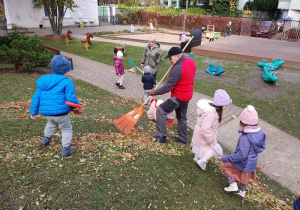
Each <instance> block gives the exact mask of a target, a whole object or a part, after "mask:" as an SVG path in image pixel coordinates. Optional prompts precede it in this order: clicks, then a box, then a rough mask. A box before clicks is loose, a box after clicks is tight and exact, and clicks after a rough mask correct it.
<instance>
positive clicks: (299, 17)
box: [287, 9, 300, 21]
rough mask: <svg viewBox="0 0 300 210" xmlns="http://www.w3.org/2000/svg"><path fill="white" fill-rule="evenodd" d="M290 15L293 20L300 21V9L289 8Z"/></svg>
mask: <svg viewBox="0 0 300 210" xmlns="http://www.w3.org/2000/svg"><path fill="white" fill-rule="evenodd" d="M287 16H288V17H290V18H291V19H292V20H295V21H300V10H291V9H290V10H289V12H288V15H287Z"/></svg>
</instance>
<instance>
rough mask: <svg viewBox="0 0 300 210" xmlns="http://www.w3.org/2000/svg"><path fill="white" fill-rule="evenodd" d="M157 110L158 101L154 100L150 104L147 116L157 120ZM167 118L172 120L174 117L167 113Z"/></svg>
mask: <svg viewBox="0 0 300 210" xmlns="http://www.w3.org/2000/svg"><path fill="white" fill-rule="evenodd" d="M156 110H157V106H156V101H153V102H152V103H151V105H150V108H149V110H148V111H147V117H148V119H149V120H155V121H156ZM167 119H168V120H172V119H173V117H171V116H170V115H167Z"/></svg>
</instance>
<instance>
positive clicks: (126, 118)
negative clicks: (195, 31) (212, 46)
mask: <svg viewBox="0 0 300 210" xmlns="http://www.w3.org/2000/svg"><path fill="white" fill-rule="evenodd" d="M193 38H194V37H193V36H192V37H191V39H190V40H189V41H188V43H187V44H186V45H185V47H184V48H183V50H182V52H184V50H185V48H186V47H187V46H188V45H189V44H190V42H191V41H192V39H193ZM172 67H173V65H171V67H170V68H169V69H168V71H167V72H166V73H165V75H164V76H163V78H162V79H161V80H160V82H159V83H158V85H156V87H155V90H156V89H157V88H158V87H159V85H160V84H161V83H162V81H163V80H164V79H165V77H166V76H167V75H168V74H169V72H170V71H171V69H172ZM150 98H151V96H149V97H148V98H147V100H146V101H145V102H144V103H143V105H142V106H140V107H138V108H135V109H133V110H131V111H130V112H128V113H126V114H125V115H123V116H122V117H120V118H119V119H116V120H115V122H114V125H115V127H116V129H117V130H118V131H119V132H121V133H123V134H129V133H130V132H131V130H132V128H133V127H134V126H135V125H136V124H137V122H138V121H139V119H140V118H141V116H142V114H143V108H144V106H145V104H147V102H148V100H149V99H150Z"/></svg>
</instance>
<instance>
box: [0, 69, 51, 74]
mask: <svg viewBox="0 0 300 210" xmlns="http://www.w3.org/2000/svg"><path fill="white" fill-rule="evenodd" d="M7 73H10V74H41V75H43V74H52V71H51V69H49V68H34V69H31V70H23V69H19V70H15V69H10V68H0V74H7Z"/></svg>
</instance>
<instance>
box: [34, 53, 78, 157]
mask: <svg viewBox="0 0 300 210" xmlns="http://www.w3.org/2000/svg"><path fill="white" fill-rule="evenodd" d="M50 66H51V70H52V72H53V74H48V75H44V76H42V77H40V78H39V79H38V80H37V81H36V85H37V90H36V92H35V93H34V95H33V97H32V101H31V105H30V115H31V118H32V119H33V120H36V118H37V115H38V111H39V112H40V114H41V115H44V116H46V118H47V121H48V122H47V124H46V127H45V130H44V137H43V138H42V140H41V143H42V144H43V145H45V146H46V145H48V144H49V143H50V141H51V139H52V135H53V134H54V132H55V131H56V129H57V127H59V128H60V129H61V131H62V149H61V152H60V154H61V155H62V156H70V155H73V154H74V152H75V150H74V149H73V148H72V147H71V140H72V137H73V130H72V124H71V121H70V117H69V112H70V111H71V107H70V106H69V105H67V104H65V102H66V101H68V102H71V103H75V104H79V102H78V99H77V97H76V95H75V86H74V83H73V81H72V80H70V79H69V78H68V77H66V76H64V75H66V73H67V72H68V71H70V70H71V65H70V63H69V61H68V60H67V59H66V58H65V57H63V56H61V55H55V56H54V57H53V58H52V60H51V63H50Z"/></svg>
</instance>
